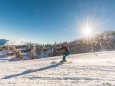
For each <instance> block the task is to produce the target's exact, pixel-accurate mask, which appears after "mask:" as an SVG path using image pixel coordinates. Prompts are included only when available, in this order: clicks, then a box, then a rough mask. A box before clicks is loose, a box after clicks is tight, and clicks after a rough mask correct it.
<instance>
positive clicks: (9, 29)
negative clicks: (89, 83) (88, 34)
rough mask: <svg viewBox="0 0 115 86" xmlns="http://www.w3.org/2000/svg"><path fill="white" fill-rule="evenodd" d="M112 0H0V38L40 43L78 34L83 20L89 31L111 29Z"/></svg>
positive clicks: (113, 20) (114, 22) (114, 14)
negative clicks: (87, 24) (90, 29)
mask: <svg viewBox="0 0 115 86" xmlns="http://www.w3.org/2000/svg"><path fill="white" fill-rule="evenodd" d="M114 4H115V0H0V38H6V39H9V40H19V39H25V41H28V42H35V43H40V44H42V43H43V44H47V43H54V42H55V41H56V42H63V41H72V40H74V39H76V38H81V37H82V35H83V34H82V32H81V29H83V28H82V27H83V26H85V24H86V23H87V22H89V23H91V24H90V26H92V27H93V29H92V33H94V34H98V33H99V32H102V31H106V30H114V28H115V27H114V26H115V11H114V10H115V5H114Z"/></svg>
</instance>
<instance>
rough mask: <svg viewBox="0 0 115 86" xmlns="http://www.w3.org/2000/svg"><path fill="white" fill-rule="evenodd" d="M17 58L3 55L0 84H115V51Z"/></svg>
mask: <svg viewBox="0 0 115 86" xmlns="http://www.w3.org/2000/svg"><path fill="white" fill-rule="evenodd" d="M97 54H98V56H96V55H94V54H92V53H85V54H77V55H71V56H69V57H68V61H72V63H69V62H68V63H65V64H62V65H60V64H51V62H52V61H57V62H58V61H60V60H61V59H62V56H57V57H50V58H42V59H35V60H20V61H13V58H14V57H4V56H3V55H2V54H0V60H1V61H0V86H115V51H109V52H107V51H106V52H98V53H97Z"/></svg>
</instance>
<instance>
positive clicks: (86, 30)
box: [83, 26, 92, 37]
mask: <svg viewBox="0 0 115 86" xmlns="http://www.w3.org/2000/svg"><path fill="white" fill-rule="evenodd" d="M91 34H92V31H91V27H87V26H86V27H84V28H83V35H84V36H85V37H91Z"/></svg>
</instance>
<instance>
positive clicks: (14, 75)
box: [1, 63, 61, 79]
mask: <svg viewBox="0 0 115 86" xmlns="http://www.w3.org/2000/svg"><path fill="white" fill-rule="evenodd" d="M59 65H61V64H60V63H58V64H54V65H50V66H47V67H43V68H40V69H35V70H26V71H24V72H22V73H19V74H12V75H9V76H5V77H4V78H1V79H10V78H13V77H17V76H21V75H26V74H29V73H33V72H38V71H43V70H47V69H51V68H55V67H58V66H59Z"/></svg>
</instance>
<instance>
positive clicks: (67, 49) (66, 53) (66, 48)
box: [57, 44, 71, 62]
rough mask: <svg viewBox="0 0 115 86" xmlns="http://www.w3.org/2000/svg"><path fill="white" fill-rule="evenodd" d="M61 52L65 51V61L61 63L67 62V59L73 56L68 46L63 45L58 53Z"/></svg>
mask: <svg viewBox="0 0 115 86" xmlns="http://www.w3.org/2000/svg"><path fill="white" fill-rule="evenodd" d="M59 50H63V51H64V53H63V59H62V61H61V62H66V57H67V56H69V55H70V54H71V51H70V50H69V48H68V47H67V46H66V45H64V44H62V45H61V48H59V49H57V51H59Z"/></svg>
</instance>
